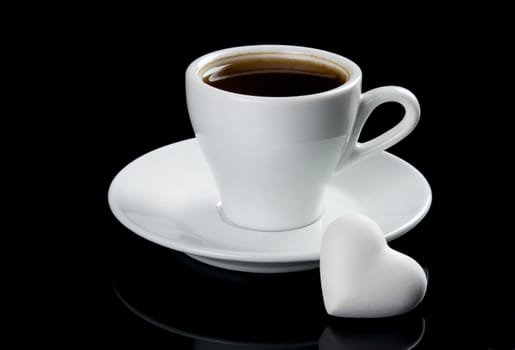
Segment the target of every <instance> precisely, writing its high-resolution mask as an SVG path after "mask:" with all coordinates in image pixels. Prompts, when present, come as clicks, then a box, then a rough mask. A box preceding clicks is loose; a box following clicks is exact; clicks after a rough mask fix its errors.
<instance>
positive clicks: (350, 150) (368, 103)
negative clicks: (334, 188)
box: [335, 86, 420, 174]
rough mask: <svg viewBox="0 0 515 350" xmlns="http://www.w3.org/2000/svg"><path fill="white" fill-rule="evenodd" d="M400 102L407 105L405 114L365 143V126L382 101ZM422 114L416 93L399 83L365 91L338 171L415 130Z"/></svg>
mask: <svg viewBox="0 0 515 350" xmlns="http://www.w3.org/2000/svg"><path fill="white" fill-rule="evenodd" d="M385 102H397V103H400V104H401V105H402V106H403V107H404V117H403V118H402V120H401V121H400V122H399V123H398V124H397V125H395V126H394V127H393V128H391V129H390V130H388V131H386V132H384V133H383V134H381V135H379V136H377V137H375V138H373V139H372V140H369V141H367V142H365V143H360V142H358V138H359V135H360V134H361V130H363V126H364V125H365V123H366V121H367V119H368V117H369V116H370V114H371V113H372V111H373V110H374V109H375V108H376V107H377V106H379V105H380V104H382V103H385ZM419 118H420V105H419V103H418V101H417V98H416V97H415V95H413V94H412V93H411V92H410V91H409V90H406V89H404V88H402V87H399V86H383V87H379V88H376V89H373V90H370V91H367V92H365V93H364V94H362V95H361V102H360V105H359V108H358V114H357V117H356V121H355V122H354V126H353V129H352V131H351V132H350V136H349V141H348V143H347V146H346V147H345V150H344V152H343V154H342V156H341V158H340V161H339V162H338V165H337V166H336V170H335V174H336V173H338V172H340V171H341V170H342V169H343V168H344V167H345V166H346V165H348V164H350V163H354V162H355V161H357V160H359V159H363V158H365V157H366V156H369V155H371V154H373V153H375V152H378V151H382V150H384V149H386V148H388V147H390V146H393V145H394V144H396V143H397V142H399V141H400V140H402V139H403V138H405V137H406V136H408V134H409V133H410V132H411V131H413V129H414V128H415V126H416V125H417V123H418V120H419Z"/></svg>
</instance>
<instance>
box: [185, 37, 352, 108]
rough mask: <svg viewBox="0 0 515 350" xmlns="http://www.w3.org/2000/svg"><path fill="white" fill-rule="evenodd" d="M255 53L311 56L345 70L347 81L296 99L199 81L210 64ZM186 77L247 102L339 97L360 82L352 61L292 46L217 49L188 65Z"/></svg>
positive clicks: (312, 49)
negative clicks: (260, 94) (240, 91)
mask: <svg viewBox="0 0 515 350" xmlns="http://www.w3.org/2000/svg"><path fill="white" fill-rule="evenodd" d="M253 53H255V54H258V53H262V54H265V53H270V54H275V53H286V54H291V55H295V54H300V55H304V56H314V57H316V58H318V59H322V60H325V61H329V62H331V63H332V64H334V65H337V66H339V67H340V68H342V69H343V70H345V71H346V73H347V74H348V76H349V78H348V80H347V81H346V82H345V83H343V84H342V85H340V86H338V87H336V88H333V89H330V90H326V91H322V92H318V93H314V94H308V95H297V96H256V95H246V94H240V93H237V92H231V91H227V90H222V89H219V88H217V87H214V86H211V85H209V84H207V83H205V82H204V81H203V79H202V76H201V73H202V72H203V71H205V69H206V67H207V66H208V65H209V64H212V63H214V62H216V61H220V60H223V59H226V58H230V57H236V56H241V55H249V54H253ZM186 76H187V77H190V78H193V79H192V81H193V82H194V83H195V84H200V85H201V86H202V87H203V88H206V89H209V90H212V91H213V92H218V93H223V94H226V95H227V94H228V95H233V96H234V97H238V98H240V99H249V100H267V101H297V100H307V99H318V98H324V97H331V96H334V95H338V94H341V93H344V92H346V91H348V90H351V89H353V88H354V87H355V86H356V84H359V83H360V81H361V69H360V68H359V66H358V65H357V64H356V63H354V62H353V61H351V60H350V59H348V58H346V57H343V56H341V55H338V54H335V53H332V52H329V51H325V50H320V49H315V48H310V47H304V46H293V45H278V44H273V45H247V46H237V47H231V48H227V49H222V50H217V51H213V52H210V53H207V54H205V55H203V56H200V57H199V58H197V59H195V60H194V61H193V62H192V63H190V65H189V66H188V68H187V70H186Z"/></svg>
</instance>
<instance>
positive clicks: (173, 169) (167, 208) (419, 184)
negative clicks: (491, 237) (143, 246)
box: [109, 139, 431, 273]
mask: <svg viewBox="0 0 515 350" xmlns="http://www.w3.org/2000/svg"><path fill="white" fill-rule="evenodd" d="M218 198H219V196H218V192H217V189H216V186H215V182H214V179H213V177H212V175H211V172H210V170H209V168H208V166H207V164H206V162H205V160H204V157H203V156H202V154H201V152H200V148H199V146H198V144H197V141H196V140H195V139H189V140H185V141H182V142H178V143H174V144H171V145H168V146H165V147H162V148H159V149H157V150H154V151H152V152H150V153H147V154H145V155H143V156H142V157H140V158H138V159H136V160H134V161H133V162H132V163H130V164H129V165H127V166H126V167H125V168H124V169H122V170H121V171H120V173H118V175H117V176H116V177H115V178H114V180H113V182H112V183H111V187H110V188H109V206H110V207H111V210H112V212H113V214H114V215H115V216H116V218H117V219H118V220H119V221H120V222H121V223H122V224H123V225H125V226H126V227H127V228H128V229H130V230H131V231H133V232H135V233H136V234H138V235H140V236H141V237H144V238H146V239H148V240H150V241H152V242H155V243H157V244H160V245H163V246H165V247H168V248H171V249H174V250H177V251H181V252H184V253H186V254H188V255H190V256H191V257H192V258H195V259H197V260H200V261H202V262H204V263H207V264H210V265H214V266H218V267H221V268H225V269H231V270H238V271H246V272H261V273H277V272H292V271H300V270H307V269H311V268H315V267H317V266H318V260H319V252H320V242H321V237H322V233H323V230H324V229H325V227H327V225H328V224H329V223H331V222H332V221H333V220H334V219H335V218H337V217H338V216H340V215H343V214H346V213H362V214H364V215H367V216H369V217H371V218H372V219H373V220H375V221H376V222H377V223H378V224H379V226H381V228H382V229H383V231H384V232H385V236H386V239H387V240H392V239H395V238H397V237H400V236H402V235H403V234H404V233H406V232H408V231H409V230H410V229H411V228H412V227H414V226H415V225H416V224H417V223H418V222H419V221H420V220H421V219H422V218H423V217H424V215H425V214H426V213H427V211H428V210H429V206H430V204H431V189H430V187H429V184H428V183H427V181H426V179H425V178H424V176H422V174H420V172H418V171H417V170H416V169H415V168H414V167H413V166H411V165H410V164H408V163H407V162H405V161H403V160H401V159H400V158H397V157H395V156H393V155H391V154H389V153H387V152H381V153H378V154H377V155H374V156H372V157H370V158H367V159H364V160H362V161H360V162H358V163H356V164H354V165H352V166H349V167H348V168H347V169H346V170H344V171H343V172H342V173H341V174H339V175H337V176H334V177H333V179H332V181H331V183H330V184H329V185H328V187H327V192H326V195H325V199H324V201H325V203H324V205H325V211H324V215H323V216H322V218H321V219H320V220H319V221H318V222H316V223H314V224H312V225H310V226H307V227H304V228H301V229H298V230H291V231H281V232H261V231H253V230H246V229H243V228H241V227H236V226H232V225H230V224H227V223H226V222H225V221H223V220H222V219H221V218H220V216H219V214H218V210H217V206H216V204H217V202H218Z"/></svg>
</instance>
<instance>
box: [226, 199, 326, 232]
mask: <svg viewBox="0 0 515 350" xmlns="http://www.w3.org/2000/svg"><path fill="white" fill-rule="evenodd" d="M216 211H217V212H218V215H219V216H220V218H221V219H222V220H223V221H224V222H225V223H227V224H229V225H231V226H235V227H238V228H242V229H245V230H251V231H259V232H285V231H293V230H298V229H302V228H304V227H308V226H311V225H313V224H314V223H316V222H317V221H319V220H320V218H321V217H322V216H323V214H324V208H322V210H321V211H320V215H318V217H317V218H316V219H315V220H313V221H310V222H309V223H307V224H305V225H300V226H294V227H291V228H287V229H278V230H272V229H270V230H263V229H257V228H253V227H248V226H243V225H239V224H236V223H234V222H233V221H231V220H230V219H229V218H227V216H225V214H224V211H223V207H222V201H218V203H216Z"/></svg>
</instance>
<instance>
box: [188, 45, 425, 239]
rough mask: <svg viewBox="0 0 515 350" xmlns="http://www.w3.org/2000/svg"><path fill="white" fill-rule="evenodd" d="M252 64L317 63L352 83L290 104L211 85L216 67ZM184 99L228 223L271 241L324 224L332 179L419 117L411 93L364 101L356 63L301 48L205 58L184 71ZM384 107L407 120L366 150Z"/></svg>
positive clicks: (379, 94) (382, 92) (396, 91)
mask: <svg viewBox="0 0 515 350" xmlns="http://www.w3.org/2000/svg"><path fill="white" fill-rule="evenodd" d="M253 56H257V57H272V58H277V57H286V58H295V59H297V60H308V61H315V62H318V63H322V64H325V65H329V66H331V67H333V68H336V69H338V70H340V71H341V72H342V73H343V74H345V76H346V77H347V81H346V82H345V83H344V84H343V85H340V86H338V87H336V88H334V89H331V90H327V91H324V92H320V93H315V94H311V95H303V96H289V97H264V96H253V95H243V94H238V93H234V92H229V91H226V90H222V89H219V88H216V87H213V86H211V85H209V84H207V83H206V82H204V81H203V76H204V75H205V74H206V72H208V71H209V70H211V69H213V68H214V67H217V66H219V65H222V64H227V63H229V62H232V61H234V60H241V59H248V58H253ZM186 95H187V104H188V112H189V115H190V119H191V122H192V125H193V128H194V131H195V135H196V138H197V140H198V142H199V144H200V147H201V149H202V152H203V154H204V156H205V158H206V160H207V162H208V164H209V166H210V168H211V170H212V172H213V175H214V178H215V181H216V184H217V187H218V190H219V193H220V201H221V202H220V203H219V205H220V213H221V215H222V217H223V219H224V220H226V221H227V222H229V223H231V224H234V225H237V226H242V227H245V228H249V229H254V230H263V231H282V230H290V229H296V228H300V227H303V226H306V225H309V224H311V223H314V222H315V221H317V220H318V219H319V218H320V216H321V215H322V214H323V204H322V203H323V201H322V199H323V195H324V188H325V186H326V184H327V183H328V181H329V180H330V178H331V176H333V174H334V173H336V172H339V171H340V170H341V169H343V168H344V167H345V166H346V165H347V164H350V163H352V162H354V161H356V160H359V159H362V158H364V157H366V156H369V155H371V154H373V153H375V152H378V151H381V150H384V149H386V148H388V147H390V146H392V145H393V144H395V143H397V142H399V141H400V140H401V139H403V138H404V137H405V136H407V135H408V134H409V133H410V132H411V131H412V130H413V129H414V128H415V126H416V124H417V122H418V119H419V115H420V107H419V104H418V101H417V99H416V97H415V96H414V95H413V94H412V93H411V92H409V91H408V90H406V89H404V88H401V87H397V86H385V87H380V88H376V89H373V90H370V91H368V92H366V93H364V94H362V93H361V70H360V68H359V67H358V66H357V65H356V64H355V63H353V62H352V61H350V60H349V59H347V58H345V57H342V56H339V55H337V54H334V53H330V52H327V51H322V50H318V49H312V48H306V47H298V46H285V45H257V46H243V47H235V48H230V49H225V50H220V51H216V52H212V53H209V54H207V55H204V56H202V57H200V58H198V59H196V60H195V61H193V62H192V63H191V64H190V66H189V67H188V69H187V71H186ZM384 102H398V103H400V104H401V105H402V106H403V107H404V109H405V114H404V117H403V118H402V120H401V121H400V122H399V123H398V124H397V125H396V126H394V127H393V128H391V129H390V130H388V131H386V132H385V133H383V134H382V135H380V136H378V137H376V138H374V139H372V140H370V141H368V142H365V143H358V142H357V140H358V137H359V134H360V132H361V130H362V128H363V125H364V124H365V122H366V120H367V118H368V116H369V115H370V113H371V112H372V111H373V110H374V108H376V107H377V106H378V105H380V104H382V103H384ZM213 205H216V203H213ZM342 214H345V213H342Z"/></svg>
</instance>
